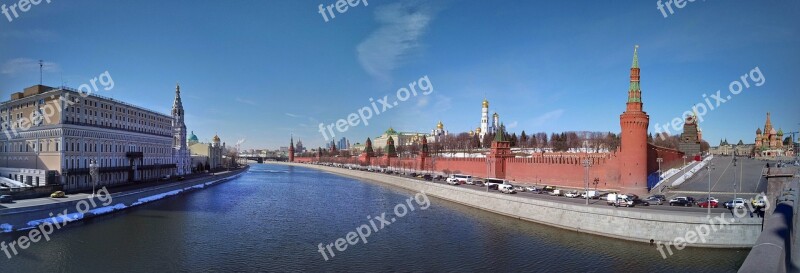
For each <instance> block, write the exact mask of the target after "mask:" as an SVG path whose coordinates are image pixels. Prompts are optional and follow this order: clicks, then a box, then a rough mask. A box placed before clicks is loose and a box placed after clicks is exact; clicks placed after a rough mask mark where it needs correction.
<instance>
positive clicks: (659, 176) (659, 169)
mask: <svg viewBox="0 0 800 273" xmlns="http://www.w3.org/2000/svg"><path fill="white" fill-rule="evenodd" d="M656 162H658V182H661V174H662V173H661V162H664V159H663V158H660V157H659V158H656Z"/></svg>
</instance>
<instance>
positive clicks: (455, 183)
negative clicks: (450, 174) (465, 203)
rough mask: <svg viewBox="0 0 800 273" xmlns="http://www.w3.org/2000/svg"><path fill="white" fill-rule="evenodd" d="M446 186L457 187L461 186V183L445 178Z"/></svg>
mask: <svg viewBox="0 0 800 273" xmlns="http://www.w3.org/2000/svg"><path fill="white" fill-rule="evenodd" d="M447 184H450V185H453V186H458V185H461V182H460V181H458V180H456V179H450V178H447Z"/></svg>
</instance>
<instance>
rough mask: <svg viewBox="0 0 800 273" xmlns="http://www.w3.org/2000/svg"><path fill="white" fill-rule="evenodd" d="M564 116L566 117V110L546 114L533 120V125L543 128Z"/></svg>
mask: <svg viewBox="0 0 800 273" xmlns="http://www.w3.org/2000/svg"><path fill="white" fill-rule="evenodd" d="M562 115H564V109H558V110H553V111H550V112H547V113H544V114H542V115H540V116H538V117H536V118H534V119H533V125H534V126H542V125H544V124H546V123H548V122H553V121H554V120H557V119H559V118H560V117H561V116H562Z"/></svg>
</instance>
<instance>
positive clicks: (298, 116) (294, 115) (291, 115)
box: [285, 113, 303, 118]
mask: <svg viewBox="0 0 800 273" xmlns="http://www.w3.org/2000/svg"><path fill="white" fill-rule="evenodd" d="M285 114H286V115H287V116H290V117H293V118H302V117H303V116H301V115H297V114H292V113H285Z"/></svg>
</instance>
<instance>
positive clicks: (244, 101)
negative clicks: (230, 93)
mask: <svg viewBox="0 0 800 273" xmlns="http://www.w3.org/2000/svg"><path fill="white" fill-rule="evenodd" d="M236 101H237V102H241V103H244V104H249V105H258V104H256V102H254V101H252V100H246V99H242V98H238V97H237V98H236Z"/></svg>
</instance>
